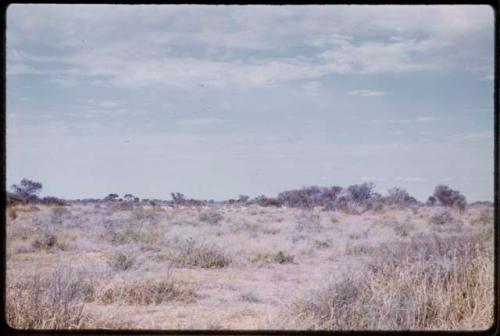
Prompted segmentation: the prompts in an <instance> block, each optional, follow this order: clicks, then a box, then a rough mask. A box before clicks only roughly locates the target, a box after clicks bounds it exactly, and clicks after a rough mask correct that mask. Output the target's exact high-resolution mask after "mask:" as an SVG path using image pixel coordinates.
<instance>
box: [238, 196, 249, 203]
mask: <svg viewBox="0 0 500 336" xmlns="http://www.w3.org/2000/svg"><path fill="white" fill-rule="evenodd" d="M249 199H250V197H249V196H247V195H240V196H239V198H238V202H240V203H246V202H248V200H249Z"/></svg>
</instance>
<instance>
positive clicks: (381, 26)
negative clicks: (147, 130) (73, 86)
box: [7, 5, 493, 97]
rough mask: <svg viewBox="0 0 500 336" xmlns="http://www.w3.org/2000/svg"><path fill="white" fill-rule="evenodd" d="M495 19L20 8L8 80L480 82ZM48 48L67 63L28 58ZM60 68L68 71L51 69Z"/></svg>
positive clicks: (344, 9) (458, 10)
mask: <svg viewBox="0 0 500 336" xmlns="http://www.w3.org/2000/svg"><path fill="white" fill-rule="evenodd" d="M491 14H492V12H491V10H489V9H487V6H303V7H302V6H279V7H278V6H209V7H207V6H134V8H130V7H129V6H118V5H113V6H91V5H80V6H75V5H72V6H65V5H14V6H11V7H9V11H8V20H7V21H8V25H7V26H8V34H7V74H8V75H9V76H10V75H17V74H36V75H48V76H56V75H57V76H63V75H64V76H68V77H73V78H75V79H76V78H78V79H80V80H81V79H86V80H87V81H89V82H90V81H92V82H93V83H97V84H100V85H113V86H120V87H131V88H135V87H141V86H147V85H158V84H164V85H175V86H182V87H190V86H194V85H197V84H198V83H200V82H203V83H208V84H212V85H218V86H232V85H238V86H244V87H246V86H269V85H275V84H277V83H280V82H286V81H290V80H296V79H300V80H311V81H313V82H314V80H316V79H318V78H320V77H322V76H325V75H328V74H335V73H360V74H372V73H400V72H415V71H434V72H436V71H437V72H443V71H450V70H461V71H462V70H465V71H472V72H477V73H478V78H479V77H484V76H490V75H491V74H492V69H493V60H492V55H493V53H492V50H493V49H492V41H489V43H490V44H491V46H490V45H486V47H485V45H484V44H485V43H487V42H488V36H489V35H488V34H490V35H491V36H493V35H492V32H493V28H492V27H493V25H492V24H493V20H492V19H493V16H492V15H491ZM228 17H230V18H231V24H230V23H229V21H228ZM457 18H460V19H457ZM127 22H135V25H134V29H127V28H126V23H127ZM443 22H444V23H443ZM360 23H362V24H363V27H365V29H363V30H360V29H359V26H360ZM96 27H98V29H95V28H96ZM297 27H298V28H299V29H297ZM368 31H372V32H373V35H367V33H366V32H368ZM387 35H389V36H388V37H387V38H386V40H384V39H381V36H382V37H383V36H387ZM117 36H126V37H127V38H126V40H125V39H120V38H117ZM40 40H44V41H46V42H44V43H45V45H46V46H47V47H48V48H54V49H55V48H57V50H61V47H63V49H62V50H64V52H63V54H61V55H58V57H53V56H50V57H48V56H44V55H41V54H32V55H30V54H28V53H27V52H25V51H23V52H21V51H19V50H22V49H23V47H25V46H26V45H30V43H34V42H36V41H40ZM485 41H486V42H485ZM481 43H482V44H481ZM10 50H12V51H10ZM297 50H304V51H305V52H300V51H297ZM248 51H254V52H255V55H256V56H255V57H254V58H253V60H252V61H250V60H249V59H247V58H245V56H244V54H242V52H248ZM58 52H60V51H58ZM54 59H57V60H58V61H57V63H56V64H61V65H64V67H60V68H57V69H54V67H47V66H46V65H47V64H48V63H50V64H52V65H53V64H54ZM309 89H311V90H312V91H311V92H315V91H316V89H317V88H315V87H314V85H313V86H312V87H310V88H309ZM306 90H307V89H306ZM358 91H359V92H358V93H353V94H354V95H359V96H369V97H375V96H381V95H383V93H382V92H379V91H369V90H358Z"/></svg>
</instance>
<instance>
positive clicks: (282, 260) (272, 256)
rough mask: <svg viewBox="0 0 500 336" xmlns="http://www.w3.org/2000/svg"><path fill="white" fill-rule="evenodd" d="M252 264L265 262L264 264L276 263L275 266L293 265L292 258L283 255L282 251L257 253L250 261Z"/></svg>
mask: <svg viewBox="0 0 500 336" xmlns="http://www.w3.org/2000/svg"><path fill="white" fill-rule="evenodd" d="M249 260H250V262H252V263H258V262H265V263H276V264H288V263H293V261H294V257H293V255H290V254H285V253H284V252H283V251H278V252H277V253H257V254H255V255H254V256H252V257H251V258H250V259H249Z"/></svg>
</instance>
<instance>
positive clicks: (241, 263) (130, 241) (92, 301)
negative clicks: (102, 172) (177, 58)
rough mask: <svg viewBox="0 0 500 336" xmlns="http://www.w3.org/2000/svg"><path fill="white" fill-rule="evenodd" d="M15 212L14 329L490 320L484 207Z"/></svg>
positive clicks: (10, 250) (488, 231)
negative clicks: (461, 210) (354, 210)
mask: <svg viewBox="0 0 500 336" xmlns="http://www.w3.org/2000/svg"><path fill="white" fill-rule="evenodd" d="M9 209H15V210H9ZM9 209H8V210H7V213H6V230H7V240H6V245H7V246H6V247H7V251H6V252H7V268H6V271H7V275H8V277H7V296H6V298H7V313H8V321H9V324H11V325H12V326H14V327H16V328H21V329H33V328H34V329H37V328H41V329H61V328H63V329H64V328H90V329H96V328H97V329H100V328H112V329H120V328H126V329H141V328H147V329H151V328H152V329H155V328H157V329H186V328H187V329H203V328H209V327H213V328H221V329H255V328H271V329H281V328H284V329H328V330H330V329H365V330H366V329H397V330H401V329H405V328H409V329H425V330H428V329H431V330H432V329H434V330H435V329H445V330H458V329H482V328H487V327H488V326H489V324H490V323H491V316H492V309H493V305H492V304H493V293H492V291H491V288H492V284H493V259H492V253H493V252H492V249H493V241H492V235H493V208H492V207H491V206H487V205H476V206H470V207H468V208H467V209H466V211H465V212H464V213H459V212H456V211H453V210H448V212H447V213H444V212H443V209H441V208H438V207H425V206H422V207H418V208H414V209H405V208H398V209H385V210H384V211H382V212H377V211H366V212H364V213H363V214H358V215H356V214H351V213H345V212H342V211H331V210H325V209H318V208H316V209H310V210H301V209H291V208H274V207H269V208H263V207H260V206H257V205H249V206H241V205H234V206H222V205H213V206H208V207H187V206H186V207H185V206H178V207H160V206H156V207H151V206H144V205H139V204H133V205H127V206H121V205H117V204H98V205H75V204H73V205H70V206H64V207H59V206H47V205H40V206H39V207H37V208H33V207H30V206H29V205H28V206H26V205H19V206H16V207H15V208H9ZM9 211H10V212H15V216H14V215H12V214H9ZM14 217H15V218H14ZM457 223H458V224H457ZM64 265H66V267H65V266H64ZM69 265H71V268H69V267H68V266H69ZM33 269H36V272H35V273H32V274H28V273H29V272H28V271H27V270H33ZM82 270H85V271H82ZM325 284H326V285H325ZM290 296H293V297H296V299H295V300H292V301H291V302H290ZM215 314H216V315H217V316H218V317H217V319H215V320H214V315H215ZM276 316H278V317H277V318H272V317H276ZM270 317H271V319H270V320H269V318H270ZM268 320H269V321H268Z"/></svg>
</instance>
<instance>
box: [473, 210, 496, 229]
mask: <svg viewBox="0 0 500 336" xmlns="http://www.w3.org/2000/svg"><path fill="white" fill-rule="evenodd" d="M494 221H495V214H494V211H493V208H492V207H488V208H484V209H481V210H480V211H479V214H478V215H477V217H475V218H473V219H472V220H471V223H472V224H473V225H486V226H487V225H490V226H493V223H494Z"/></svg>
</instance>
